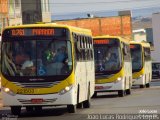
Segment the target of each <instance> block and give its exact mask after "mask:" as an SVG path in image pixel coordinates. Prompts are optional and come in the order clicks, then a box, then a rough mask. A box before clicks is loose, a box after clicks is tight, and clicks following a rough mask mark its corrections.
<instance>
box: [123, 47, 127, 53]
mask: <svg viewBox="0 0 160 120" xmlns="http://www.w3.org/2000/svg"><path fill="white" fill-rule="evenodd" d="M123 54H124V55H127V48H126V47H124V48H123Z"/></svg>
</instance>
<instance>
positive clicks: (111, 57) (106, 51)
mask: <svg viewBox="0 0 160 120" xmlns="http://www.w3.org/2000/svg"><path fill="white" fill-rule="evenodd" d="M94 57H95V69H96V75H99V74H100V75H101V74H104V75H107V74H112V73H116V72H117V71H119V70H120V69H121V65H122V60H121V58H122V57H121V50H120V43H119V41H118V40H117V39H103V40H102V39H100V40H97V39H96V40H94Z"/></svg>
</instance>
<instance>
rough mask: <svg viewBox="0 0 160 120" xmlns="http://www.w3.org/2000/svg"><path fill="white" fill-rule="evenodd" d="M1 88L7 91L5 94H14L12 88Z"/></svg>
mask: <svg viewBox="0 0 160 120" xmlns="http://www.w3.org/2000/svg"><path fill="white" fill-rule="evenodd" d="M2 89H3V91H4V92H5V93H7V94H9V95H12V96H15V95H16V94H15V93H14V92H13V91H12V90H10V89H9V88H2Z"/></svg>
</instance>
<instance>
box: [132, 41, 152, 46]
mask: <svg viewBox="0 0 160 120" xmlns="http://www.w3.org/2000/svg"><path fill="white" fill-rule="evenodd" d="M130 44H139V45H141V46H144V47H150V44H149V43H148V42H145V41H144V42H143V41H142V42H136V41H130Z"/></svg>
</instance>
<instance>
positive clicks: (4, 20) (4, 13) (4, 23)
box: [0, 0, 9, 33]
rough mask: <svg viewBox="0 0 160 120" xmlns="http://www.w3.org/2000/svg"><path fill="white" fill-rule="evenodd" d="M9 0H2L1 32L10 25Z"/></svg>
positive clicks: (0, 5)
mask: <svg viewBox="0 0 160 120" xmlns="http://www.w3.org/2000/svg"><path fill="white" fill-rule="evenodd" d="M8 12H9V11H8V0H0V33H1V32H2V29H3V28H5V27H6V26H8V24H9V23H8V14H9V13H8Z"/></svg>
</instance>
